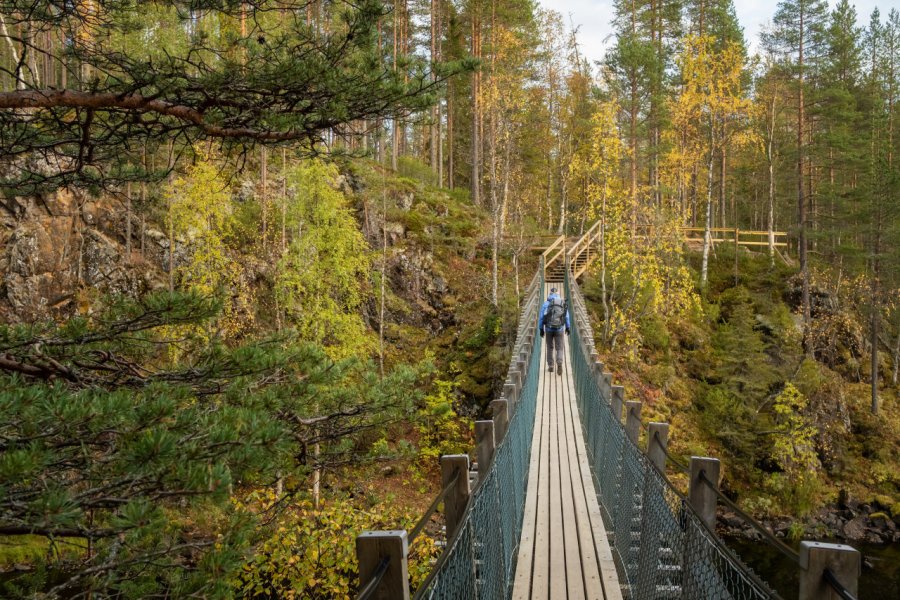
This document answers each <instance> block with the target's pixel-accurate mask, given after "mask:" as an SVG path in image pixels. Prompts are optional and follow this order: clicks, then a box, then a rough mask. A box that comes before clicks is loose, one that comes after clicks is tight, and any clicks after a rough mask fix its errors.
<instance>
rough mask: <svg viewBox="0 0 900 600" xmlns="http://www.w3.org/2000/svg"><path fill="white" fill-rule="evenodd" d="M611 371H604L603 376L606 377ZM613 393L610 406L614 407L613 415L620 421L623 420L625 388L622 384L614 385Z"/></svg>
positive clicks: (610, 397)
mask: <svg viewBox="0 0 900 600" xmlns="http://www.w3.org/2000/svg"><path fill="white" fill-rule="evenodd" d="M607 375H609V373H604V374H603V376H604V377H606V376H607ZM611 391H612V393H611V394H610V396H609V406H610V408H612V413H613V416H614V417H615V418H616V421H618V422H619V423H621V422H622V404H623V403H624V402H625V388H624V387H622V386H621V385H614V386H612V389H611Z"/></svg>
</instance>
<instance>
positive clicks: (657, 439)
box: [653, 431, 691, 474]
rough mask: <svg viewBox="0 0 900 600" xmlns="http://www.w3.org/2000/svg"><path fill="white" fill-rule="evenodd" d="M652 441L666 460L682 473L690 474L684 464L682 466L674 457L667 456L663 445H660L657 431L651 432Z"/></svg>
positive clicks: (667, 452) (667, 451) (688, 468)
mask: <svg viewBox="0 0 900 600" xmlns="http://www.w3.org/2000/svg"><path fill="white" fill-rule="evenodd" d="M653 439H654V440H656V443H657V444H659V447H660V449H661V450H662V451H663V454H665V455H666V459H668V460H669V461H670V462H671V463H672V464H673V465H675V466H676V467H678V469H679V470H681V471H682V472H684V473H688V474H690V472H691V469H690V467H688V466H687V465H686V464H684V463H683V462H681V461H680V460H678V459H677V458H675V457H674V456H672V455H671V454H669V450H668V449H667V448H666V447H665V445H663V444H661V443H660V441H659V432H658V431H654V432H653Z"/></svg>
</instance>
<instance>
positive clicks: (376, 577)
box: [356, 556, 391, 600]
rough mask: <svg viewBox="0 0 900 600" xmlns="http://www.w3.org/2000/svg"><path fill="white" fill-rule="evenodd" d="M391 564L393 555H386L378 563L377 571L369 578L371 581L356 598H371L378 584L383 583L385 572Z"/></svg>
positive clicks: (357, 599)
mask: <svg viewBox="0 0 900 600" xmlns="http://www.w3.org/2000/svg"><path fill="white" fill-rule="evenodd" d="M390 564H391V557H390V556H385V557H384V558H382V559H381V562H380V563H378V566H377V567H376V568H375V572H374V573H372V577H371V579H369V583H367V584H366V585H365V586H364V587H363V589H361V590H360V591H359V595H358V596H357V597H356V600H369V598H371V597H372V594H373V593H375V590H376V588H378V584H380V583H381V580H382V579H384V574H385V573H387V570H388V565H390Z"/></svg>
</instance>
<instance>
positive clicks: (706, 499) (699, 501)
mask: <svg viewBox="0 0 900 600" xmlns="http://www.w3.org/2000/svg"><path fill="white" fill-rule="evenodd" d="M719 468H720V465H719V459H718V458H707V457H705V456H692V457H691V483H690V488H689V490H688V501H689V502H690V503H691V506H693V507H694V510H695V511H696V512H697V515H699V516H700V519H702V520H703V522H704V523H706V525H707V526H708V527H709V528H710V530H712V531H715V530H716V502H717V500H718V498H717V497H716V492H715V490H713V489H711V488H710V485H714V486H715V487H716V489H718V488H719ZM702 476H705V478H706V481H704V480H703V478H702Z"/></svg>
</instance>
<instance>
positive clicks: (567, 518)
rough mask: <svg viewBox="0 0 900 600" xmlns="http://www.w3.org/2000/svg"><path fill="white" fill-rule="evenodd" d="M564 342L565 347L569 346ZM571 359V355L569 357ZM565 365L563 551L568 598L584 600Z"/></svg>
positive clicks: (560, 386)
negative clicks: (569, 434) (573, 486)
mask: <svg viewBox="0 0 900 600" xmlns="http://www.w3.org/2000/svg"><path fill="white" fill-rule="evenodd" d="M566 341H567V340H564V342H563V343H564V346H568V344H567V343H566ZM567 356H568V354H567ZM564 364H565V366H564V369H565V370H564V372H563V376H559V375H557V384H556V385H557V392H558V393H557V403H556V407H557V429H556V436H557V439H558V441H559V474H560V478H559V479H560V482H559V483H560V495H561V502H560V507H559V508H560V514H561V518H562V525H563V548H564V549H565V562H566V596H565V597H566V598H571V599H572V600H583V599H584V579H583V575H584V573H583V571H584V569H583V567H582V564H581V563H582V555H581V548H580V547H579V543H578V541H579V540H578V517H577V515H576V514H575V499H574V498H573V490H572V474H571V471H570V467H571V465H570V453H571V454H575V453H574V452H573V448H572V447H571V439H570V437H569V436H568V435H567V433H568V423H567V415H568V410H567V408H566V405H567V404H568V403H569V401H570V397H569V388H570V387H572V374H571V371H570V369H569V368H568V367H569V361H568V360H567V361H566V362H565V363H564Z"/></svg>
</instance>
